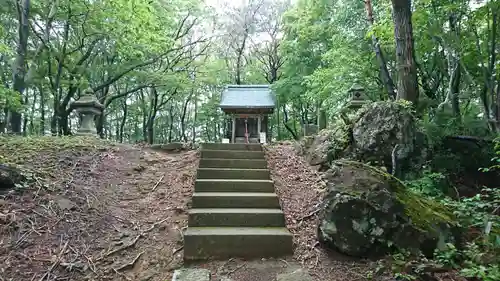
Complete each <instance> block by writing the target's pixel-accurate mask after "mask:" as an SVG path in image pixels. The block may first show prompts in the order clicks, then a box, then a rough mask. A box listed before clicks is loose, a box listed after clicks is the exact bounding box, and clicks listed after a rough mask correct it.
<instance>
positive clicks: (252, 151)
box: [201, 148, 265, 154]
mask: <svg viewBox="0 0 500 281" xmlns="http://www.w3.org/2000/svg"><path fill="white" fill-rule="evenodd" d="M201 151H224V152H226V151H230V152H240V153H241V152H245V153H259V154H265V153H264V150H232V149H204V148H202V149H201Z"/></svg>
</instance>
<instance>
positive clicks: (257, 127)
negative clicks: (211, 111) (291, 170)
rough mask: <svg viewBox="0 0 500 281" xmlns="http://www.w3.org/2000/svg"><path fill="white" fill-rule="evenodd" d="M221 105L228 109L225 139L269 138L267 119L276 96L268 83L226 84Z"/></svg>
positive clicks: (255, 140)
mask: <svg viewBox="0 0 500 281" xmlns="http://www.w3.org/2000/svg"><path fill="white" fill-rule="evenodd" d="M220 107H221V109H222V110H223V111H224V113H226V118H225V126H224V128H225V132H224V139H225V140H226V142H231V143H266V142H268V141H270V134H269V128H268V120H269V115H270V114H272V113H273V110H274V97H273V96H272V93H271V90H270V89H269V86H268V85H235V86H233V85H231V86H227V87H226V90H225V91H224V92H223V93H222V100H221V104H220Z"/></svg>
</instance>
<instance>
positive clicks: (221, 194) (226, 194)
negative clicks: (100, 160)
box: [193, 192, 278, 197]
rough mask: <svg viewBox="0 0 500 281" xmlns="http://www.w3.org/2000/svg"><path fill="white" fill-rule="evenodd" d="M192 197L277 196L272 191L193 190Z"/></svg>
mask: <svg viewBox="0 0 500 281" xmlns="http://www.w3.org/2000/svg"><path fill="white" fill-rule="evenodd" d="M193 197H278V195H277V194H276V193H274V192H194V193H193Z"/></svg>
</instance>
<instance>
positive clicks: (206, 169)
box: [198, 168, 269, 172]
mask: <svg viewBox="0 0 500 281" xmlns="http://www.w3.org/2000/svg"><path fill="white" fill-rule="evenodd" d="M198 170H203V171H248V170H251V171H264V172H265V171H269V169H262V168H259V169H249V168H198Z"/></svg>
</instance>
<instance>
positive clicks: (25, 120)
mask: <svg viewBox="0 0 500 281" xmlns="http://www.w3.org/2000/svg"><path fill="white" fill-rule="evenodd" d="M28 102H29V100H28V95H27V93H25V95H24V102H23V104H28ZM33 105H35V101H33ZM30 113H33V111H32V112H30ZM27 135H28V114H26V112H25V113H24V118H23V136H27Z"/></svg>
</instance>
